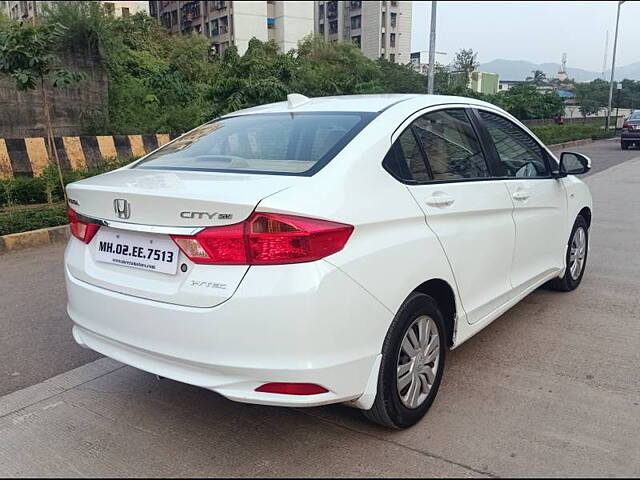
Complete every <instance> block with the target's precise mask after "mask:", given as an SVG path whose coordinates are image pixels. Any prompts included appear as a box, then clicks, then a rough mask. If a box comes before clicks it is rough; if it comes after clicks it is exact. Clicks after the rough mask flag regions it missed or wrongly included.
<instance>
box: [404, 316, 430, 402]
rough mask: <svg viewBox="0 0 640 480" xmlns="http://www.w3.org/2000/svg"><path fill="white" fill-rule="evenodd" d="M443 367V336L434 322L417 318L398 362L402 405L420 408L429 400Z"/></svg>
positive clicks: (423, 317) (427, 318) (407, 335)
mask: <svg viewBox="0 0 640 480" xmlns="http://www.w3.org/2000/svg"><path fill="white" fill-rule="evenodd" d="M439 363H440V336H439V334H438V327H437V326H436V323H435V322H434V321H433V319H432V318H430V317H428V316H426V315H422V316H420V317H418V318H416V319H415V320H414V321H413V323H412V324H411V326H410V327H409V328H408V330H407V331H406V333H405V334H404V338H403V339H402V344H401V347H400V353H399V354H398V362H397V377H396V378H397V384H398V394H399V395H400V401H401V402H402V404H403V405H404V406H405V407H407V408H412V409H413V408H418V407H419V406H420V405H421V404H422V403H423V402H424V401H425V400H426V398H427V397H428V396H429V392H430V391H431V387H432V386H433V382H434V381H435V378H436V374H437V373H438V366H439Z"/></svg>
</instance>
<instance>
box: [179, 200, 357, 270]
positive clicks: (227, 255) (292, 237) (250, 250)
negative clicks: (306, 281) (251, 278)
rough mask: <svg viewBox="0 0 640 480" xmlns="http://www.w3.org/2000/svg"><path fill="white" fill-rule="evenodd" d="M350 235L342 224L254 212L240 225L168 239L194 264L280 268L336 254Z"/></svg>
mask: <svg viewBox="0 0 640 480" xmlns="http://www.w3.org/2000/svg"><path fill="white" fill-rule="evenodd" d="M352 232H353V226H351V225H346V224H344V223H336V222H329V221H326V220H316V219H311V218H304V217H298V216H294V215H280V214H274V213H259V212H256V213H254V214H253V215H252V216H251V217H249V218H248V219H247V220H245V221H244V222H242V223H236V224H233V225H226V226H223V227H210V228H207V229H205V230H203V231H202V232H200V233H198V234H197V235H193V236H177V235H174V236H172V238H173V240H174V241H175V242H176V244H177V245H178V247H180V249H181V250H182V252H183V253H184V254H185V255H186V256H187V257H189V259H190V260H191V261H193V262H194V263H205V264H215V265H282V264H289V263H302V262H312V261H314V260H319V259H321V258H324V257H326V256H328V255H331V254H333V253H336V252H339V251H340V250H342V249H343V248H344V246H345V244H346V243H347V240H348V239H349V237H350V236H351V233H352Z"/></svg>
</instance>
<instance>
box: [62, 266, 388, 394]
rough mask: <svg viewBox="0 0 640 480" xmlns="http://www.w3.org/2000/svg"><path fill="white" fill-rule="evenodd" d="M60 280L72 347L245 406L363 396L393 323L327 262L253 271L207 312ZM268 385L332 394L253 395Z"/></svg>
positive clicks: (381, 307)
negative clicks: (317, 388)
mask: <svg viewBox="0 0 640 480" xmlns="http://www.w3.org/2000/svg"><path fill="white" fill-rule="evenodd" d="M65 276H66V283H67V292H68V296H69V302H68V312H69V315H70V317H71V319H72V320H73V322H74V323H75V325H74V328H73V335H74V338H75V340H76V341H77V342H78V343H79V344H81V345H83V346H86V347H88V348H91V349H93V350H96V351H98V352H100V353H102V354H104V355H107V356H109V357H111V358H114V359H116V360H118V361H121V362H123V363H126V364H128V365H131V366H134V367H136V368H139V369H141V370H145V371H148V372H150V373H154V374H157V375H160V376H163V377H167V378H171V379H174V380H177V381H181V382H184V383H188V384H192V385H197V386H200V387H204V388H207V389H210V390H213V391H216V392H218V393H220V394H222V395H224V396H225V397H227V398H229V399H231V400H236V401H241V402H248V403H259V404H265V405H279V406H316V405H323V404H328V403H337V402H344V401H349V400H355V399H358V398H360V397H361V396H362V395H363V394H365V393H367V394H368V396H370V395H371V392H367V391H366V390H367V385H368V384H370V383H371V382H369V381H368V380H369V379H370V377H371V376H372V375H374V376H375V377H377V372H373V370H374V369H375V367H376V365H377V362H376V361H377V359H378V356H379V354H380V351H381V348H382V342H383V340H384V336H385V335H386V332H387V329H388V326H389V324H390V323H391V320H392V317H393V315H392V314H391V312H389V311H388V310H387V309H386V308H384V307H383V306H382V305H381V304H380V303H379V302H378V301H377V300H375V299H374V298H373V297H372V296H371V295H370V294H369V293H367V292H366V291H365V290H364V289H362V288H361V287H360V286H359V285H358V284H356V283H355V282H353V280H351V279H350V278H349V277H348V276H346V275H345V274H344V273H343V272H342V271H340V270H338V269H336V268H335V267H333V266H332V265H330V264H329V263H327V262H324V261H320V262H313V263H308V264H299V265H287V266H277V267H267V266H265V267H252V268H250V269H249V272H248V273H247V275H246V277H245V278H244V280H243V281H242V283H241V285H240V287H239V288H238V290H237V291H236V293H235V294H234V296H233V297H232V298H231V299H230V300H228V301H227V302H225V303H223V304H221V305H218V306H216V307H213V308H198V307H183V306H178V305H171V304H166V303H162V302H157V301H152V300H146V299H142V298H137V297H133V296H129V295H124V294H121V293H117V292H112V291H109V290H106V289H104V288H101V287H96V286H93V285H90V284H88V283H86V282H83V281H81V280H78V279H76V278H74V277H73V276H72V275H71V274H70V273H69V271H68V269H65ZM267 382H308V383H315V384H318V385H321V386H323V387H325V388H326V389H328V390H329V392H328V393H323V394H319V395H309V396H301V395H281V394H271V393H261V392H255V388H256V387H258V386H260V385H262V384H263V383H267ZM373 383H374V384H375V382H373ZM374 393H375V392H374Z"/></svg>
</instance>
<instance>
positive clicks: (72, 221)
mask: <svg viewBox="0 0 640 480" xmlns="http://www.w3.org/2000/svg"><path fill="white" fill-rule="evenodd" d="M67 215H68V216H69V227H70V229H71V234H72V235H73V236H74V237H76V238H77V239H78V240H81V241H83V242H84V243H89V242H90V241H91V239H92V238H93V236H94V235H95V234H96V232H97V231H98V229H99V228H100V225H96V224H95V223H86V222H83V221H81V220H79V219H78V214H77V213H76V212H75V211H73V210H72V209H71V208H69V207H67Z"/></svg>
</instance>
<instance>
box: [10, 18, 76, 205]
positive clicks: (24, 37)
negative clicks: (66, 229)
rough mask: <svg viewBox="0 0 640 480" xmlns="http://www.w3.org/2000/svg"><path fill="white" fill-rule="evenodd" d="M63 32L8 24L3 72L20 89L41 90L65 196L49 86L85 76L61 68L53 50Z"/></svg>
mask: <svg viewBox="0 0 640 480" xmlns="http://www.w3.org/2000/svg"><path fill="white" fill-rule="evenodd" d="M63 31H64V28H63V27H62V26H61V25H58V24H52V25H39V26H28V25H25V24H23V23H10V24H8V25H6V26H5V27H3V28H2V29H1V30H0V73H4V74H7V75H9V76H10V77H11V78H13V79H14V81H15V85H16V88H17V89H18V90H35V89H38V88H39V89H40V92H41V93H42V106H43V111H44V118H45V124H46V130H47V131H46V137H47V141H48V149H49V158H55V162H56V166H57V170H58V176H59V179H60V185H61V186H62V190H63V193H64V181H63V178H62V170H61V168H60V159H59V158H58V151H57V149H56V146H55V142H54V140H53V129H52V127H51V111H50V108H49V99H48V97H47V84H48V83H49V84H50V85H51V86H52V87H62V86H65V85H69V84H71V83H74V82H78V81H80V80H82V79H83V78H84V75H83V74H82V73H78V72H72V71H69V70H65V69H62V68H60V67H59V66H58V65H57V62H56V58H55V57H54V56H53V50H54V47H55V44H56V41H57V40H58V39H59V38H60V36H61V35H62V33H63ZM52 154H53V155H52ZM65 200H66V193H65Z"/></svg>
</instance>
